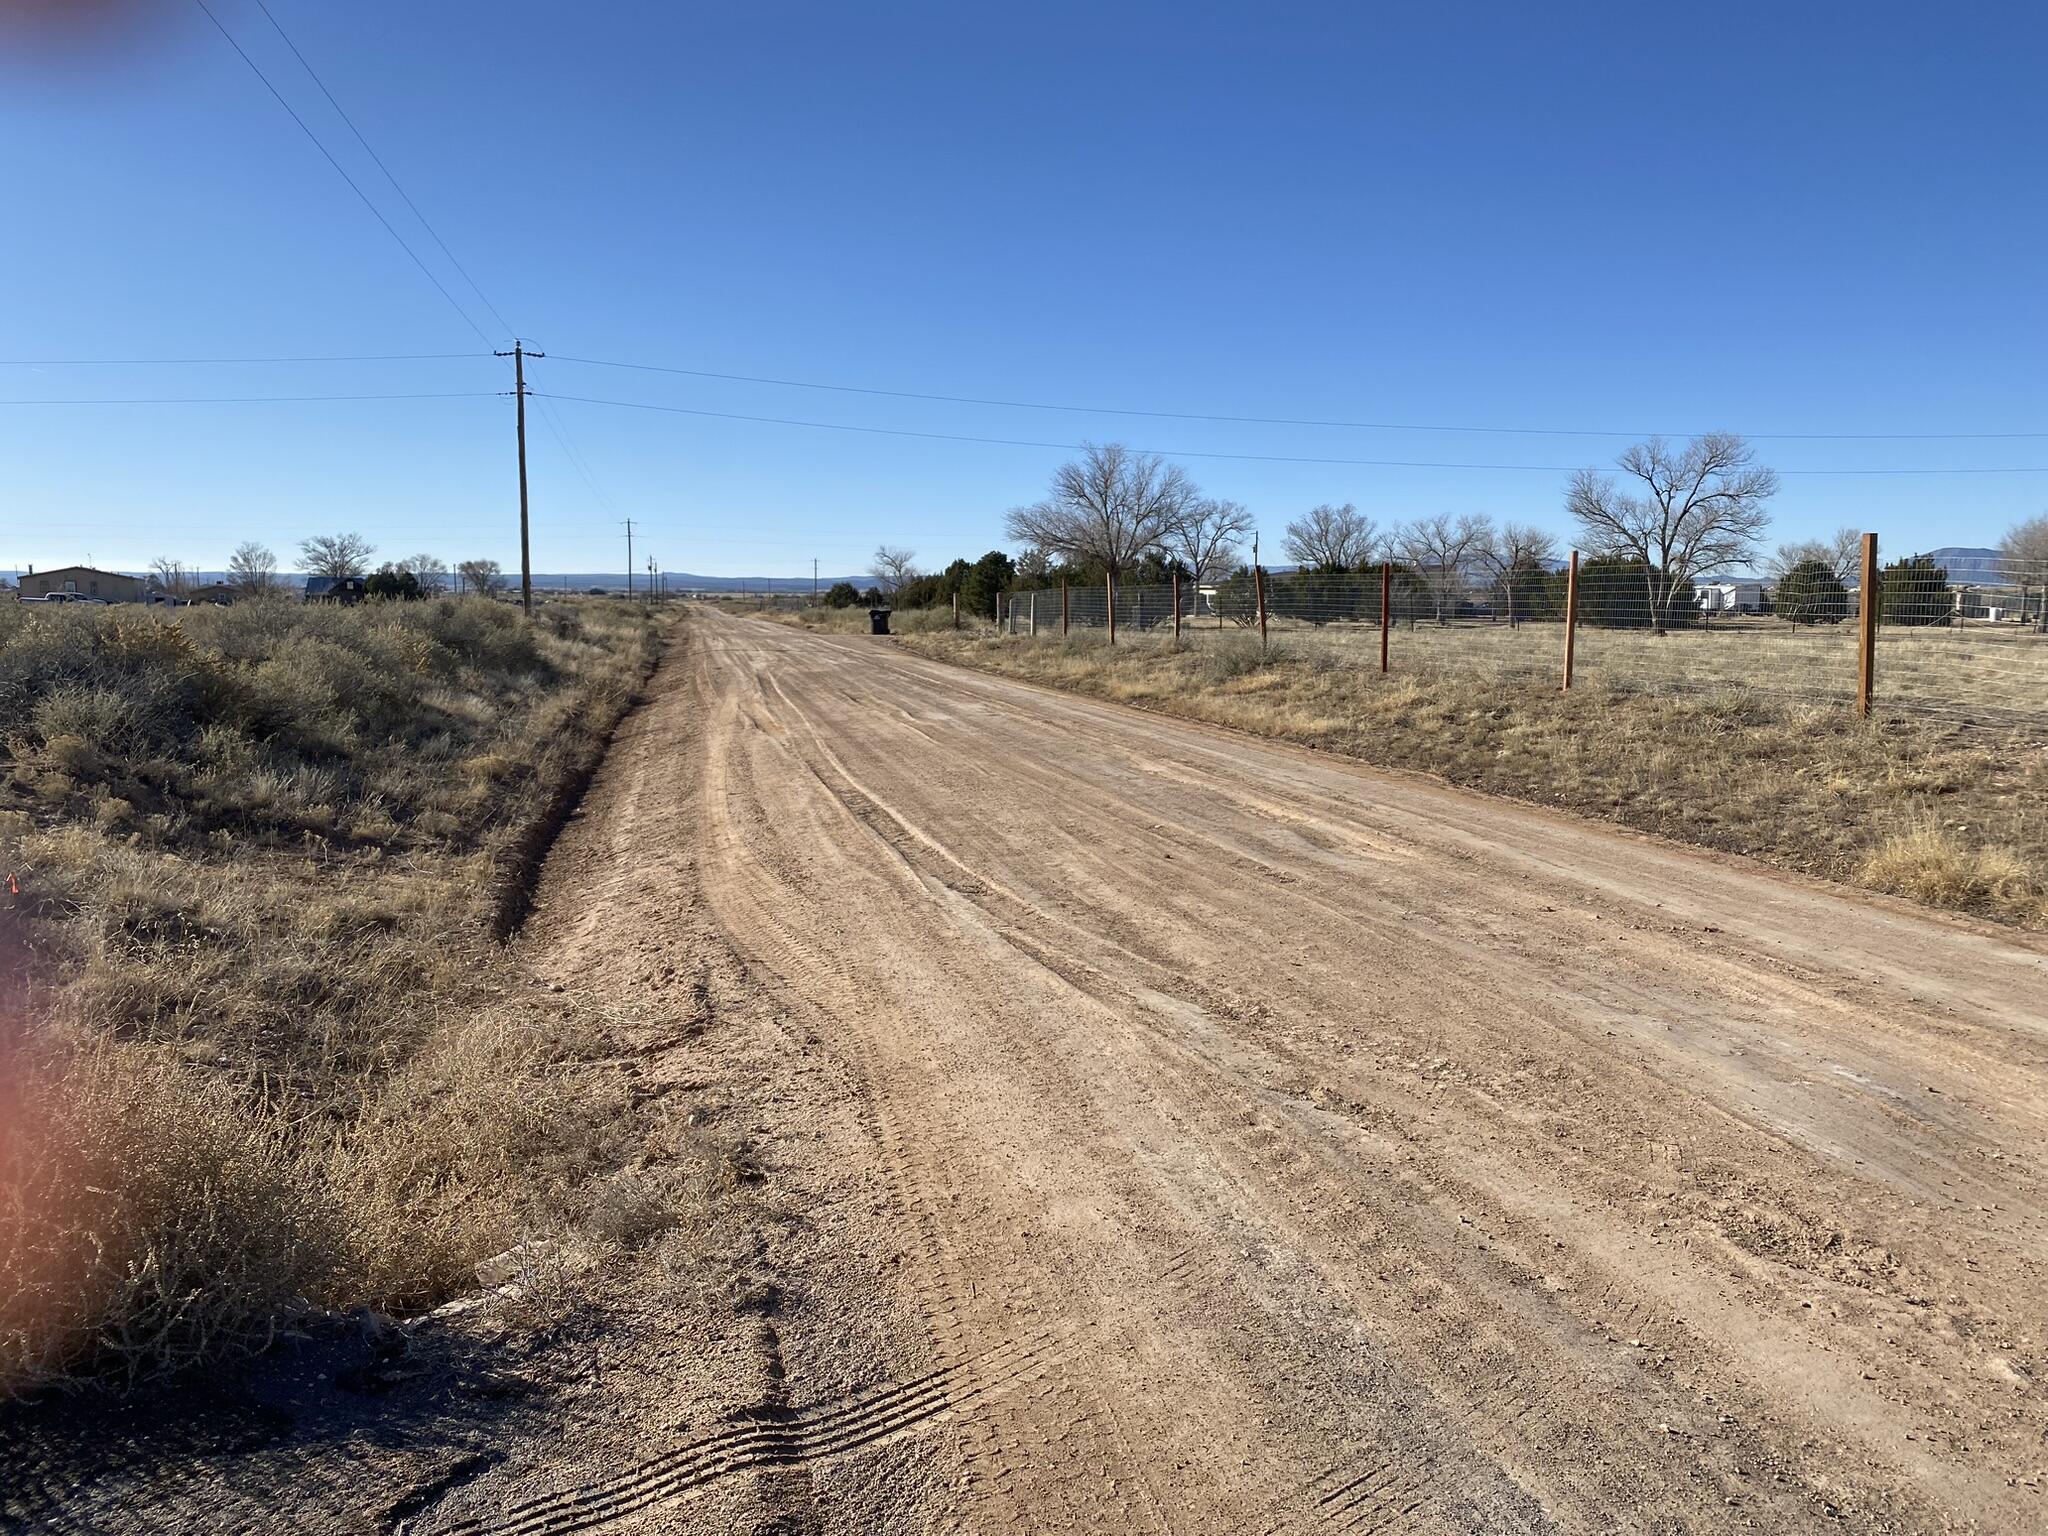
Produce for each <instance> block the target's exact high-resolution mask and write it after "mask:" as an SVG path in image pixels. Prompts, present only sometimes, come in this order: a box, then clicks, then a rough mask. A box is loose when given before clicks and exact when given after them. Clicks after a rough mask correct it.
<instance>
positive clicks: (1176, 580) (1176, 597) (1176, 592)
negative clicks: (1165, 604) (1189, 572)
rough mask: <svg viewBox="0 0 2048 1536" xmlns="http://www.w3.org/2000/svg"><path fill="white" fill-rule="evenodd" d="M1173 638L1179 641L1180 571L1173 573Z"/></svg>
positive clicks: (1175, 641) (1177, 642)
mask: <svg viewBox="0 0 2048 1536" xmlns="http://www.w3.org/2000/svg"><path fill="white" fill-rule="evenodd" d="M1173 639H1174V643H1175V644H1176V645H1178V644H1179V643H1180V572H1179V571H1178V570H1176V571H1175V572H1174V573H1173Z"/></svg>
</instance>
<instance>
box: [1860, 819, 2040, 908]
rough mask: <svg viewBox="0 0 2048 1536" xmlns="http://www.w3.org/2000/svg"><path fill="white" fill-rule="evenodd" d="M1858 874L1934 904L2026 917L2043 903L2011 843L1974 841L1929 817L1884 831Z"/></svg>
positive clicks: (1873, 883) (1867, 881) (1870, 882)
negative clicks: (1975, 843) (1997, 844)
mask: <svg viewBox="0 0 2048 1536" xmlns="http://www.w3.org/2000/svg"><path fill="white" fill-rule="evenodd" d="M1862 875H1863V881H1864V883H1865V884H1866V885H1870V886H1874V887H1875V888H1877V889H1878V890H1881V891H1893V892H1896V893H1897V894H1899V895H1901V896H1910V897H1912V898H1913V899H1914V900H1915V901H1924V902H1926V903H1927V904H1928V905H1929V906H1932V907H1953V908H1959V909H1961V910H1965V911H1980V912H1988V913H1992V914H1995V915H1998V916H2004V917H2018V918H2025V917H2027V916H2031V915H2034V914H2035V913H2037V912H2038V911H2039V909H2040V906H2041V901H2040V890H2039V888H2038V887H2037V886H2036V884H2035V882H2034V878H2033V874H2032V871H2030V870H2029V869H2028V867H2027V865H2026V864H2025V863H2024V862H2023V861H2022V860H2021V859H2020V857H2019V856H2018V855H2017V854H2015V853H2014V852H2013V851H2012V850H2011V849H2009V848H1998V847H1984V846H1972V845H1971V844H1968V843H1965V842H1963V841H1962V840H1961V839H1960V838H1958V837H1956V836H1955V835H1954V834H1953V833H1952V832H1950V831H1949V830H1948V829H1946V828H1944V827H1942V826H1940V825H1938V824H1936V823H1934V822H1932V821H1927V822H1922V823H1920V824H1919V825H1917V826H1915V827H1912V828H1910V829H1909V830H1907V831H1904V832H1898V833H1894V834H1892V835H1891V836H1889V837H1887V838H1886V839H1885V840H1884V843H1883V844H1882V845H1881V846H1880V847H1879V848H1878V850H1877V851H1876V852H1875V853H1873V854H1872V855H1871V856H1870V857H1869V858H1867V859H1865V860H1864V862H1863V869H1862Z"/></svg>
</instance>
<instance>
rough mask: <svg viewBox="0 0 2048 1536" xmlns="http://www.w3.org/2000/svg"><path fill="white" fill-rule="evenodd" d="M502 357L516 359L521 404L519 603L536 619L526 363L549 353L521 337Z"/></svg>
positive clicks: (514, 379) (514, 375) (514, 381)
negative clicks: (528, 516) (530, 534)
mask: <svg viewBox="0 0 2048 1536" xmlns="http://www.w3.org/2000/svg"><path fill="white" fill-rule="evenodd" d="M498 356H500V357H509V358H511V359H512V394H513V398H514V399H516V400H517V401H518V402H519V601H520V602H521V603H522V604H524V605H525V608H526V616H527V617H528V618H529V619H530V618H532V617H533V554H532V551H531V550H530V549H529V548H528V545H527V539H526V360H527V359H528V358H529V357H546V356H547V353H545V352H529V351H527V350H526V343H525V342H523V341H521V340H520V339H519V338H518V337H516V336H515V337H513V338H512V350H511V351H510V352H500V353H499V354H498Z"/></svg>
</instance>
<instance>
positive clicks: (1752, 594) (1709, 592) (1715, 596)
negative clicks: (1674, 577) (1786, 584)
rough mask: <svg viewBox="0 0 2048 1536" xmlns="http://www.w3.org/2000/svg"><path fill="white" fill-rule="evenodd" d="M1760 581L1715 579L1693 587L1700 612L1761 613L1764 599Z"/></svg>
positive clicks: (1764, 595) (1764, 593) (1764, 594)
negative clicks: (1715, 580)
mask: <svg viewBox="0 0 2048 1536" xmlns="http://www.w3.org/2000/svg"><path fill="white" fill-rule="evenodd" d="M1766 596H1767V594H1766V592H1765V590H1764V585H1763V583H1762V582H1760V581H1717V582H1709V583H1707V584H1705V585H1703V586H1700V587H1698V588H1696V589H1695V592H1694V597H1695V599H1696V601H1697V602H1698V603H1699V607H1700V612H1701V613H1762V612H1763V611H1764V602H1765V599H1766Z"/></svg>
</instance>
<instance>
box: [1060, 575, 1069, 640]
mask: <svg viewBox="0 0 2048 1536" xmlns="http://www.w3.org/2000/svg"><path fill="white" fill-rule="evenodd" d="M1060 638H1061V639H1062V640H1064V639H1066V638H1067V578H1066V577H1064V576H1062V577H1061V578H1060Z"/></svg>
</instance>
